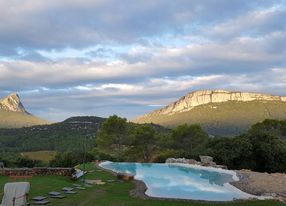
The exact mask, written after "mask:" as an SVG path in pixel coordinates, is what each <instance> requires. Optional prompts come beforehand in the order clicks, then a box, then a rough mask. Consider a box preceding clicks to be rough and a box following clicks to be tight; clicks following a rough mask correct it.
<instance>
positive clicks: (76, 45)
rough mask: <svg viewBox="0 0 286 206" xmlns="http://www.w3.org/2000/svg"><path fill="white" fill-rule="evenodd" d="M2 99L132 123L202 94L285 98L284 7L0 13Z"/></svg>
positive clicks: (114, 6) (90, 7)
mask: <svg viewBox="0 0 286 206" xmlns="http://www.w3.org/2000/svg"><path fill="white" fill-rule="evenodd" d="M0 12H1V16H0V20H1V22H2V23H1V24H0V95H1V96H4V95H7V94H8V93H9V92H15V91H16V92H19V93H20V95H21V96H22V97H23V101H24V104H25V105H26V107H27V108H28V110H29V111H31V112H32V113H35V114H37V115H39V116H43V117H46V118H48V119H51V120H62V119H64V118H66V117H69V116H72V115H79V114H85V115H98V116H108V115H111V114H114V113H117V114H119V115H122V116H126V117H128V118H133V117H135V116H136V115H139V114H143V113H145V112H148V111H150V110H152V109H154V107H153V106H159V105H165V104H168V103H171V102H172V101H175V100H176V99H178V98H179V97H181V96H183V95H185V94H186V93H188V92H190V91H193V90H199V89H232V90H243V91H254V92H255V91H256V92H268V93H273V94H278V95H286V93H285V87H286V85H285V84H286V83H285V79H286V76H285V75H286V74H285V71H286V63H285V58H286V26H285V23H284V19H285V18H286V4H285V2H284V1H280V0H269V1H260V0H254V1H248V0H238V1H229V0H209V1H195V0H179V1H176V2H175V1H166V0H157V1H143V0H142V1H141V0H138V1H132V0H123V1H120V2H118V1H115V0H104V1H103V0H70V1H69V2H68V3H67V2H66V1H64V0H50V1H38V0H25V1H21V6H20V5H19V1H18V0H11V1H2V2H1V3H0Z"/></svg>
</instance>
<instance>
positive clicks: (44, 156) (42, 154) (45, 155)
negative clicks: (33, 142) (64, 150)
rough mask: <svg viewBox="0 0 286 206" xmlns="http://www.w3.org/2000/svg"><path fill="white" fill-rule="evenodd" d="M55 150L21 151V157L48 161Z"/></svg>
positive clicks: (52, 156) (54, 154)
mask: <svg viewBox="0 0 286 206" xmlns="http://www.w3.org/2000/svg"><path fill="white" fill-rule="evenodd" d="M56 154H57V153H56V152H55V151H36V152H22V153H21V155H22V156H23V157H26V158H29V159H31V160H39V161H43V162H45V163H48V162H49V161H51V160H52V159H54V158H55V156H56Z"/></svg>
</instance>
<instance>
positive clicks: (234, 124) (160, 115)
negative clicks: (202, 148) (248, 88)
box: [134, 90, 286, 136]
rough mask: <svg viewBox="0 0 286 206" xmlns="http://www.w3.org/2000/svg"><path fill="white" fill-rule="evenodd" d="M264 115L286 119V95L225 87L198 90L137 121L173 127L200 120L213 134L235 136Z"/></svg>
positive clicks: (136, 120) (264, 116) (270, 117)
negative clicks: (233, 90)
mask: <svg viewBox="0 0 286 206" xmlns="http://www.w3.org/2000/svg"><path fill="white" fill-rule="evenodd" d="M264 119H286V102H285V97H279V96H272V95H265V94H256V93H243V92H230V91H224V90H214V91H210V90H207V91H199V92H194V93H190V94H188V95H186V96H184V97H182V98H181V99H180V100H178V101H177V102H174V103H172V104H170V105H168V106H166V107H165V108H163V109H159V110H156V111H154V112H151V113H149V114H146V115H144V116H141V117H138V118H137V119H135V120H134V122H137V123H150V122H152V123H155V124H160V125H162V126H167V127H170V128H173V127H175V126H177V125H180V124H184V123H187V124H196V123H198V124H201V125H202V126H203V128H204V129H206V130H207V131H208V133H209V134H211V135H231V136H233V135H237V134H240V133H241V132H244V131H246V130H247V129H248V128H249V127H250V126H251V125H253V124H255V123H257V122H261V121H263V120H264Z"/></svg>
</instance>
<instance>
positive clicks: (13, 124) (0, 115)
mask: <svg viewBox="0 0 286 206" xmlns="http://www.w3.org/2000/svg"><path fill="white" fill-rule="evenodd" d="M44 124H49V122H48V121H46V120H43V119H41V118H38V117H36V116H34V115H32V114H30V113H28V112H27V111H26V109H25V107H24V106H23V104H22V103H21V100H20V98H19V96H18V95H17V94H11V95H9V96H7V97H5V98H3V99H1V100H0V128H20V127H28V126H33V125H44Z"/></svg>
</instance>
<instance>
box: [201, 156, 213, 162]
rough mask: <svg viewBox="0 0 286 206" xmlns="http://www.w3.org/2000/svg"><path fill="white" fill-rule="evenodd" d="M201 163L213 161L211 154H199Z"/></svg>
mask: <svg viewBox="0 0 286 206" xmlns="http://www.w3.org/2000/svg"><path fill="white" fill-rule="evenodd" d="M200 159H201V162H202V164H211V163H213V158H212V157H211V156H202V155H200Z"/></svg>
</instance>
